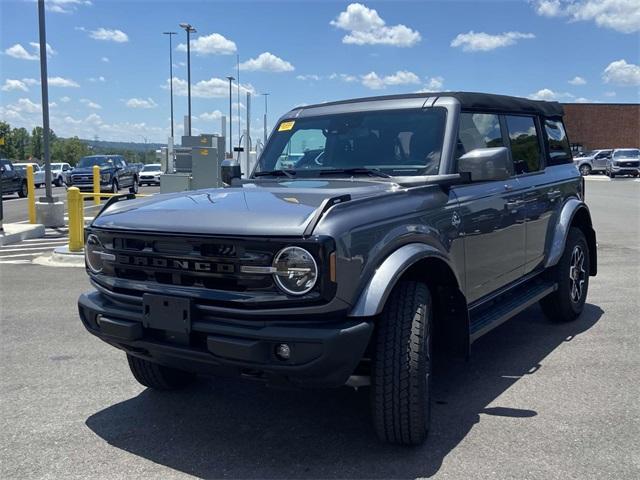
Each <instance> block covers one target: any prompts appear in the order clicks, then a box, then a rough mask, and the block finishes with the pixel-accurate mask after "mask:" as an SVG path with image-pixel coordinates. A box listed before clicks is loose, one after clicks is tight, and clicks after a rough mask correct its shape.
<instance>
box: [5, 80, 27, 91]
mask: <svg viewBox="0 0 640 480" xmlns="http://www.w3.org/2000/svg"><path fill="white" fill-rule="evenodd" d="M0 90H2V91H3V92H9V91H11V90H22V91H23V92H28V91H29V87H27V85H26V84H25V83H24V82H23V81H21V80H15V79H11V78H7V79H5V81H4V85H3V86H2V87H0Z"/></svg>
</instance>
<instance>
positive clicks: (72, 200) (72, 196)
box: [67, 187, 84, 252]
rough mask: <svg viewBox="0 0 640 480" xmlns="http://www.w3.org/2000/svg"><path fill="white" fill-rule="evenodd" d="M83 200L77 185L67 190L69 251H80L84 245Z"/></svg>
mask: <svg viewBox="0 0 640 480" xmlns="http://www.w3.org/2000/svg"><path fill="white" fill-rule="evenodd" d="M83 202H84V200H83V199H82V195H80V190H79V189H78V188H77V187H70V188H69V190H67V209H68V212H69V251H71V252H80V251H82V248H83V247H84V204H83Z"/></svg>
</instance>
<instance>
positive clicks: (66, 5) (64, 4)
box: [44, 0, 91, 13]
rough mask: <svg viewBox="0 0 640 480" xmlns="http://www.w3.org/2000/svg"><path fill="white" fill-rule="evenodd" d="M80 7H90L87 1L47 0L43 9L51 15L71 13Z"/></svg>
mask: <svg viewBox="0 0 640 480" xmlns="http://www.w3.org/2000/svg"><path fill="white" fill-rule="evenodd" d="M80 5H91V2H90V1H89V0H47V1H46V2H45V5H44V6H45V8H46V9H47V11H49V12H53V13H73V12H75V11H76V9H77V7H78V6H80Z"/></svg>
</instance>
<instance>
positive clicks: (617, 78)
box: [602, 59, 640, 87]
mask: <svg viewBox="0 0 640 480" xmlns="http://www.w3.org/2000/svg"><path fill="white" fill-rule="evenodd" d="M602 79H603V80H604V83H611V84H612V85H619V86H621V87H637V86H640V65H635V64H633V63H627V61H626V60H624V59H620V60H616V61H615V62H611V63H610V64H609V65H607V68H605V69H604V72H602Z"/></svg>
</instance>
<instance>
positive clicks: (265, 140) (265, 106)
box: [262, 93, 269, 145]
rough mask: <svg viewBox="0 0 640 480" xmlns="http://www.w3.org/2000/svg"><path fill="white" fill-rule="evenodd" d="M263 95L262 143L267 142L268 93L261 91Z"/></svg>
mask: <svg viewBox="0 0 640 480" xmlns="http://www.w3.org/2000/svg"><path fill="white" fill-rule="evenodd" d="M262 95H263V96H264V118H263V127H264V145H266V144H267V97H268V96H269V94H268V93H263V94H262Z"/></svg>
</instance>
